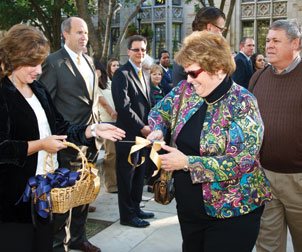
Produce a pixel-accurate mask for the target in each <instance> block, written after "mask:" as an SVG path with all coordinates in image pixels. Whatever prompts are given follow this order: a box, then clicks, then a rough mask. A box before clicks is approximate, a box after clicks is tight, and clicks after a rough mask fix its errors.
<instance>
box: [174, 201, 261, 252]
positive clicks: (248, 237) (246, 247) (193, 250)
mask: <svg viewBox="0 0 302 252" xmlns="http://www.w3.org/2000/svg"><path fill="white" fill-rule="evenodd" d="M263 208H264V206H262V207H259V208H257V209H256V210H254V211H252V212H250V213H248V214H245V215H241V216H237V217H232V218H226V219H217V218H213V219H212V220H209V219H208V220H205V219H203V218H199V219H198V218H195V217H192V215H188V214H183V213H181V212H179V211H178V219H179V223H180V227H181V233H182V237H183V251H184V252H197V251H198V252H216V251H217V252H219V251H223V252H251V251H252V250H253V247H254V245H255V242H256V239H257V236H258V232H259V227H260V218H261V215H262V212H263ZM193 216H194V215H193Z"/></svg>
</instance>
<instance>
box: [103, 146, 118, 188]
mask: <svg viewBox="0 0 302 252" xmlns="http://www.w3.org/2000/svg"><path fill="white" fill-rule="evenodd" d="M104 147H105V154H104V161H103V163H102V164H101V168H102V169H101V175H102V177H103V179H104V186H105V191H106V192H116V191H117V182H116V171H115V146H114V142H112V141H110V140H104Z"/></svg>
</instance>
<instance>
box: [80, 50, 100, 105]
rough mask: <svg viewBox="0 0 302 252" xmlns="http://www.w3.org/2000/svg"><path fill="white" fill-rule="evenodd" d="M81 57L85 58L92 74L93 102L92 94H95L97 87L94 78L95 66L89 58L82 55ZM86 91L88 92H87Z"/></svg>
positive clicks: (95, 78) (95, 77)
mask: <svg viewBox="0 0 302 252" xmlns="http://www.w3.org/2000/svg"><path fill="white" fill-rule="evenodd" d="M83 57H84V58H85V60H86V61H87V63H88V65H89V67H90V69H91V71H92V73H93V89H92V100H93V97H94V93H95V89H96V87H97V84H98V82H97V76H96V72H95V66H94V64H93V62H92V60H91V58H89V57H87V55H85V54H83ZM87 91H88V90H87Z"/></svg>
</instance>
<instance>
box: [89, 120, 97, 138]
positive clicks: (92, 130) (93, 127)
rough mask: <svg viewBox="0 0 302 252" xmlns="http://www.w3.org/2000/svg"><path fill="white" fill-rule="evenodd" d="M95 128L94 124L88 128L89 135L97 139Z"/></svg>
mask: <svg viewBox="0 0 302 252" xmlns="http://www.w3.org/2000/svg"><path fill="white" fill-rule="evenodd" d="M95 126H96V123H94V124H92V125H91V126H90V130H91V134H92V136H93V137H97V134H96V132H95Z"/></svg>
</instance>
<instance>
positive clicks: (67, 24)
mask: <svg viewBox="0 0 302 252" xmlns="http://www.w3.org/2000/svg"><path fill="white" fill-rule="evenodd" d="M72 18H73V17H69V18H66V19H65V20H64V21H63V22H62V24H61V32H62V34H63V32H64V31H65V32H67V33H69V32H70V30H71V21H72Z"/></svg>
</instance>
